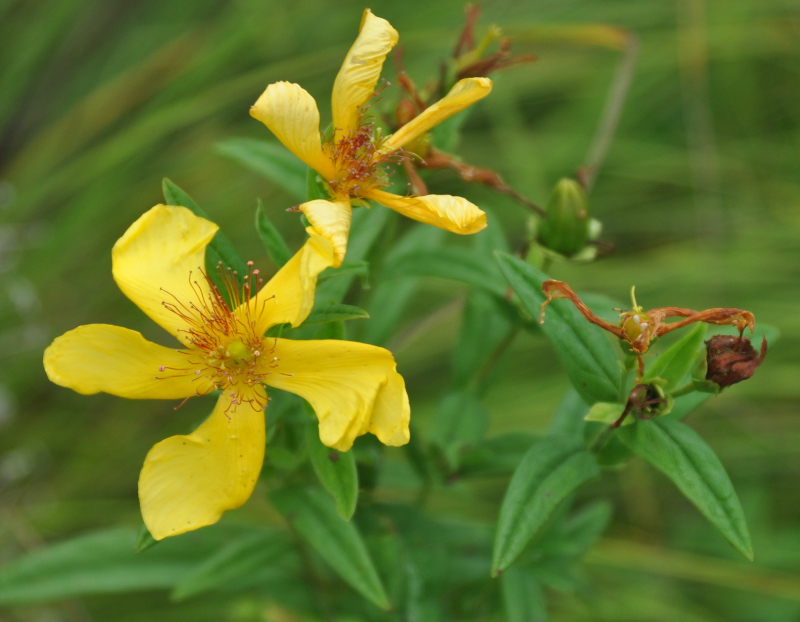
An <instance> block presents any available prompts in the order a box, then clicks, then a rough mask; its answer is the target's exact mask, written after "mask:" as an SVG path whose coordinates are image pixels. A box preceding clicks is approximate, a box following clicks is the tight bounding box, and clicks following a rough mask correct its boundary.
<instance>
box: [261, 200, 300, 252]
mask: <svg viewBox="0 0 800 622" xmlns="http://www.w3.org/2000/svg"><path fill="white" fill-rule="evenodd" d="M256 231H258V235H259V236H260V237H261V241H262V242H264V246H265V247H266V249H267V252H268V253H269V256H270V258H271V259H272V261H274V262H275V265H276V266H278V267H279V268H281V267H283V265H284V264H285V263H286V262H287V261H289V260H290V259H291V258H292V253H291V251H289V247H288V246H287V245H286V242H285V241H284V239H283V236H282V235H281V234H280V231H278V230H277V229H276V228H275V226H274V225H273V224H272V223H271V222H270V220H269V218H267V216H266V214H265V213H264V204H263V203H262V202H261V199H259V200H258V206H257V207H256Z"/></svg>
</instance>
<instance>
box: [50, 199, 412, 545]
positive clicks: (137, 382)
mask: <svg viewBox="0 0 800 622" xmlns="http://www.w3.org/2000/svg"><path fill="white" fill-rule="evenodd" d="M217 228H218V227H217V225H215V224H214V223H212V222H209V221H208V220H205V219H203V218H199V217H197V216H195V215H194V214H192V212H190V211H189V210H188V209H186V208H185V207H173V206H165V205H157V206H156V207H154V208H152V209H151V210H149V211H148V212H147V213H145V214H144V215H143V216H142V217H141V218H139V220H137V221H136V222H135V223H134V224H133V225H132V226H131V227H130V228H129V229H128V231H127V232H126V233H125V235H123V236H122V237H121V238H120V239H119V241H118V242H117V243H116V244H115V245H114V249H113V251H112V261H113V274H114V279H115V280H116V282H117V284H118V285H119V288H120V289H121V290H122V292H123V293H124V294H125V295H126V296H128V298H130V299H131V300H132V301H133V302H134V303H135V304H136V305H137V306H138V307H139V308H140V309H141V310H142V311H144V312H145V313H146V314H147V315H149V316H150V317H151V318H152V319H153V320H155V321H156V322H157V323H158V324H159V325H161V326H162V327H163V328H165V329H166V330H167V331H168V332H170V333H171V334H172V335H173V336H174V337H176V338H177V339H178V341H180V343H181V346H180V347H179V348H177V349H171V348H166V347H163V346H160V345H157V344H155V343H152V342H149V341H147V340H145V339H144V337H142V335H141V334H139V333H137V332H135V331H132V330H128V329H126V328H120V327H118V326H110V325H107V324H90V325H87V326H81V327H79V328H76V329H75V330H71V331H69V332H67V333H65V334H64V335H62V336H61V337H58V338H57V339H56V340H55V341H53V343H52V344H51V345H50V347H48V348H47V350H46V351H45V353H44V366H45V370H46V371H47V375H48V377H49V378H50V380H52V381H53V382H55V383H56V384H59V385H61V386H64V387H68V388H71V389H74V390H75V391H77V392H79V393H84V394H91V393H98V392H101V391H103V392H106V393H111V394H113V395H118V396H120V397H127V398H134V399H140V398H143V399H172V400H175V399H186V398H189V397H191V396H194V395H205V394H207V393H210V392H212V391H215V390H219V391H220V392H221V393H220V395H219V398H218V400H217V403H216V406H215V407H214V410H213V412H212V413H211V415H210V416H209V417H208V419H206V421H205V422H204V423H203V424H202V425H201V426H200V427H199V428H197V429H196V430H195V431H194V432H193V433H192V434H189V435H187V436H173V437H171V438H168V439H166V440H164V441H161V442H160V443H158V444H156V445H155V446H154V447H153V448H152V449H151V450H150V452H149V453H148V454H147V458H146V459H145V462H144V467H143V468H142V472H141V475H140V477H139V499H140V502H141V508H142V516H143V518H144V522H145V524H146V525H147V528H148V529H149V530H150V533H151V534H152V535H153V537H154V538H155V539H156V540H160V539H162V538H164V537H166V536H172V535H177V534H180V533H184V532H186V531H191V530H193V529H197V528H199V527H203V526H205V525H211V524H213V523H215V522H217V520H219V518H220V516H221V515H222V513H223V512H224V511H226V510H230V509H233V508H237V507H239V506H240V505H242V504H243V503H244V502H245V501H247V499H248V498H249V497H250V494H251V493H252V491H253V487H254V486H255V483H256V480H257V479H258V476H259V473H260V471H261V465H262V462H263V458H264V445H265V425H264V413H263V410H264V407H265V406H266V404H267V393H266V389H265V386H264V385H267V386H271V387H276V388H279V389H283V390H286V391H290V392H292V393H295V394H297V395H299V396H301V397H303V398H305V399H306V400H308V402H309V403H310V404H311V406H312V407H313V408H314V410H315V411H316V413H317V417H318V418H319V433H320V438H321V439H322V442H323V443H324V444H325V445H328V446H329V447H334V448H336V449H338V450H341V451H347V450H348V449H350V447H351V446H352V444H353V441H354V439H355V438H356V437H357V436H359V435H361V434H365V433H367V432H372V433H373V434H375V435H376V436H377V437H378V438H379V439H380V440H381V441H382V442H383V443H385V444H387V445H403V444H404V443H407V442H408V439H409V431H408V421H409V406H408V396H407V395H406V391H405V384H404V382H403V378H402V377H401V376H400V375H399V374H398V373H397V371H396V370H395V362H394V359H393V358H392V355H391V353H390V352H388V351H387V350H384V349H383V348H378V347H376V346H370V345H366V344H362V343H354V342H348V341H335V340H330V341H323V340H319V341H292V340H289V339H281V338H273V337H269V338H265V337H264V333H265V331H266V330H267V329H268V328H269V327H271V326H273V325H276V324H282V323H290V324H291V325H292V326H297V325H299V324H300V323H302V322H303V320H305V318H306V317H307V316H308V314H309V312H310V310H311V307H312V305H313V302H314V288H315V286H316V281H317V275H318V274H319V273H320V272H321V271H322V270H324V269H325V268H327V267H328V266H330V265H331V263H332V261H333V254H332V250H331V246H330V243H329V242H328V241H327V240H326V239H325V238H324V237H320V236H317V235H314V234H313V233H312V234H311V237H310V239H309V240H308V241H307V242H306V244H305V245H304V246H303V248H302V249H300V251H299V252H298V253H297V254H296V255H295V256H294V257H293V258H292V259H291V260H290V261H289V262H288V263H287V264H286V265H285V266H284V267H283V268H281V270H280V271H279V272H278V273H277V274H276V275H275V276H274V277H273V278H272V279H271V280H270V281H269V282H267V283H266V284H265V285H264V286H263V287H261V288H260V289H259V285H260V284H261V279H260V278H259V275H258V271H257V270H253V269H252V264H250V265H251V268H250V274H249V275H248V277H247V279H246V280H245V286H244V287H243V288H242V290H240V289H239V288H238V287H237V286H236V285H235V281H234V280H233V278H232V275H231V274H230V272H228V273H227V276H228V283H227V285H228V287H227V289H228V295H229V298H230V299H231V300H232V303H231V305H230V306H229V305H228V304H227V303H226V302H225V299H224V298H223V297H222V295H221V294H220V292H219V290H217V289H216V288H215V287H214V286H213V285H212V284H211V282H210V281H209V279H208V278H207V276H206V275H205V273H204V272H203V269H202V268H201V267H199V266H204V265H205V263H204V262H205V250H206V246H207V245H208V243H209V242H210V241H211V239H212V238H213V237H214V234H215V233H216V231H217ZM251 289H252V292H251ZM253 292H255V293H253Z"/></svg>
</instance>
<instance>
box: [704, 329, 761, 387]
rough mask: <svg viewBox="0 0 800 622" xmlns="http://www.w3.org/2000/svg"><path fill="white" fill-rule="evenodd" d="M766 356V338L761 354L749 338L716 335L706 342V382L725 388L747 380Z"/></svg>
mask: <svg viewBox="0 0 800 622" xmlns="http://www.w3.org/2000/svg"><path fill="white" fill-rule="evenodd" d="M766 355H767V338H766V337H764V339H763V341H762V342H761V353H760V354H759V353H758V352H756V350H755V348H753V344H751V343H750V340H749V339H748V338H747V337H737V336H735V335H714V336H713V337H712V338H711V339H709V340H708V341H706V363H707V364H708V371H707V372H706V380H710V381H711V382H713V383H715V384H717V385H719V386H720V387H723V388H724V387H728V386H730V385H732V384H736V383H737V382H741V381H742V380H747V379H748V378H749V377H750V376H752V375H753V374H754V373H755V371H756V367H758V366H759V365H761V362H762V361H763V360H764V357H765V356H766Z"/></svg>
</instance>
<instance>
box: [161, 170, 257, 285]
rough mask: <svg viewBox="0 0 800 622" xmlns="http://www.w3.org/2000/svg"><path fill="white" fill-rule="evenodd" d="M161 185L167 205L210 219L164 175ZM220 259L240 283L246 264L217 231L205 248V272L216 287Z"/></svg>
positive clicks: (220, 232) (245, 271) (223, 235)
mask: <svg viewBox="0 0 800 622" xmlns="http://www.w3.org/2000/svg"><path fill="white" fill-rule="evenodd" d="M161 185H162V189H163V192H164V200H165V201H166V202H167V203H168V204H169V205H182V206H183V207H186V208H188V209H190V210H192V211H193V212H194V213H195V214H197V215H198V216H200V217H201V218H205V219H208V220H210V218H208V216H207V215H206V213H205V212H204V211H203V210H202V208H200V206H199V205H197V203H195V202H194V200H193V199H192V198H191V197H190V196H189V195H188V194H186V192H184V191H183V190H182V189H181V188H179V187H178V186H176V185H175V184H174V183H172V182H171V181H170V180H169V179H167V178H166V177H165V178H164V180H163V182H162V184H161ZM220 261H221V262H222V265H223V266H225V267H228V268H231V269H232V270H235V271H236V272H238V274H239V281H240V283H241V278H242V277H243V276H244V275H245V274H247V264H246V263H245V262H244V261H243V260H242V258H241V257H240V256H239V253H238V252H237V250H236V249H235V248H234V246H233V244H231V243H230V241H229V240H228V238H227V237H225V234H224V233H222V231H217V234H216V235H215V236H214V238H213V239H212V240H211V242H210V243H209V245H208V247H207V248H206V272H207V273H208V275H209V276H210V277H211V279H212V280H214V281H215V283H216V284H217V287H220V283H218V282H217V276H218V275H217V264H218V263H219V262H220ZM220 291H222V292H224V291H225V289H224V287H223V288H221V289H220Z"/></svg>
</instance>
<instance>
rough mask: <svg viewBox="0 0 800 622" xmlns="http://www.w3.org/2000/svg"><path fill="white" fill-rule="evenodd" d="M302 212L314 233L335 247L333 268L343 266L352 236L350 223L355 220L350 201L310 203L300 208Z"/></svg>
mask: <svg viewBox="0 0 800 622" xmlns="http://www.w3.org/2000/svg"><path fill="white" fill-rule="evenodd" d="M300 211H301V212H303V213H304V214H305V215H306V218H308V222H310V223H311V226H312V227H313V231H314V233H316V234H317V235H321V236H323V237H325V238H327V239H328V241H329V242H330V243H331V246H332V247H333V266H332V267H333V268H338V267H339V266H341V265H342V261H343V260H344V256H345V253H346V252H347V237H348V235H349V234H350V221H351V220H352V219H353V209H352V208H351V207H350V201H349V200H347V199H345V200H343V201H336V202H332V201H323V200H321V199H319V200H316V201H309V202H308V203H303V204H302V205H301V206H300Z"/></svg>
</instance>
